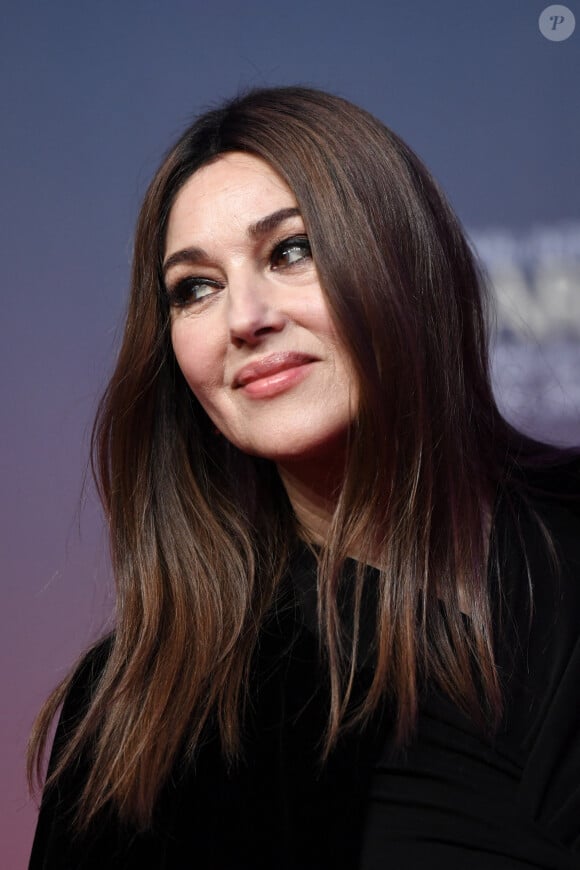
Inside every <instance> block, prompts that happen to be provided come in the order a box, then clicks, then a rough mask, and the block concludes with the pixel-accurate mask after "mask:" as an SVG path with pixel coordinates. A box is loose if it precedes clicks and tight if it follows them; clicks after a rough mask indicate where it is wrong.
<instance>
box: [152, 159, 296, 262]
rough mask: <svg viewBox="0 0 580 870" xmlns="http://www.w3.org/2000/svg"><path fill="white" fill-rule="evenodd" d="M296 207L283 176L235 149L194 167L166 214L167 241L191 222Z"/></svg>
mask: <svg viewBox="0 0 580 870" xmlns="http://www.w3.org/2000/svg"><path fill="white" fill-rule="evenodd" d="M289 205H292V206H295V205H296V198H295V196H294V194H293V192H292V191H291V189H290V187H289V186H288V185H287V183H286V182H285V181H284V179H283V178H282V177H281V176H280V175H279V174H278V173H277V172H276V171H275V170H274V169H273V168H272V167H271V166H270V164H269V163H267V162H266V161H265V160H262V159H261V158H260V157H255V156H254V155H252V154H244V153H243V152H238V151H234V152H231V153H227V154H223V155H220V156H219V157H217V158H216V159H215V160H212V161H211V163H207V164H205V165H204V166H202V167H201V168H200V169H198V170H197V172H195V173H194V174H193V175H192V176H191V177H190V178H189V179H188V180H187V181H186V182H185V184H184V185H183V187H182V188H181V190H180V191H179V193H178V194H177V196H176V198H175V202H174V203H173V206H172V208H171V211H170V213H169V223H168V228H167V244H168V246H169V243H170V240H171V238H172V237H173V236H175V234H176V233H177V234H180V231H181V230H182V229H184V228H185V227H186V226H189V227H190V228H191V227H192V226H193V225H194V224H198V225H200V226H201V227H205V226H207V225H208V224H209V223H212V222H213V221H214V220H223V219H226V218H228V216H229V218H230V219H231V220H234V221H238V220H239V221H241V222H243V221H244V220H246V219H247V220H248V221H250V220H255V219H256V218H260V217H262V216H263V215H264V214H267V213H268V211H271V210H272V209H273V208H280V207H284V206H289Z"/></svg>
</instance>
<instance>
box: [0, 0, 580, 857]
mask: <svg viewBox="0 0 580 870" xmlns="http://www.w3.org/2000/svg"><path fill="white" fill-rule="evenodd" d="M546 5H548V4H547V3H544V2H535V0H527V2H526V3H520V2H516V0H511V2H507V3H506V2H505V0H501V2H500V0H488V2H486V3H478V4H475V3H465V2H464V0H441V2H439V3H433V2H432V0H400V2H399V0H393V2H391V0H381V2H365V0H359V2H357V3H354V4H351V3H346V2H343V0H333V2H332V3H331V2H328V3H321V4H315V3H312V4H311V3H309V2H307V0H295V2H294V3H292V4H287V3H277V2H275V0H269V2H264V0H247V2H243V3H242V2H239V0H238V2H233V0H229V2H228V0H216V2H213V3H212V4H211V8H210V4H209V3H201V2H192V0H189V2H181V0H170V2H164V3H161V2H153V0H139V2H137V0H124V2H115V3H113V2H111V0H101V2H99V3H88V2H83V0H79V2H76V3H72V2H71V3H64V2H62V0H61V2H51V3H42V2H26V0H24V2H21V3H19V4H16V3H15V2H13V3H4V4H3V7H2V15H1V19H0V65H1V73H2V74H1V75H0V89H1V111H2V135H1V145H0V173H1V179H0V181H1V185H0V190H1V191H2V194H1V197H0V209H1V210H2V224H1V226H2V232H1V234H0V246H1V254H2V257H1V263H2V279H1V299H2V308H3V316H2V318H1V324H2V325H1V329H2V336H1V341H0V354H1V357H2V358H1V361H0V377H1V379H2V390H3V399H2V409H3V421H2V423H3V425H2V427H1V435H0V437H1V475H2V476H1V489H0V491H1V494H2V525H1V554H2V574H1V582H2V610H1V613H2V616H1V619H2V624H1V631H0V644H1V645H2V656H1V667H2V686H1V690H0V691H1V699H2V708H1V718H0V728H1V734H0V746H1V747H2V756H1V769H0V774H1V781H2V794H1V797H0V801H1V806H0V820H1V822H0V823H1V825H2V830H1V831H0V850H1V852H0V866H1V867H3V868H4V867H6V868H9V870H18V868H21V867H25V866H26V862H27V858H28V854H29V849H30V842H31V837H32V832H33V827H34V820H35V813H36V809H35V804H34V802H33V801H32V800H30V799H29V798H28V796H27V793H26V788H25V783H24V774H23V766H24V750H25V743H26V738H27V734H28V732H29V729H30V725H31V721H32V718H33V716H34V713H35V711H36V710H37V709H38V708H39V706H40V704H41V702H42V700H43V698H44V697H45V696H46V694H47V693H48V691H49V689H50V688H51V687H52V686H53V685H54V684H55V683H56V682H57V681H58V680H59V679H60V678H61V676H63V674H64V673H65V672H66V670H67V668H68V667H69V666H70V664H71V662H72V661H73V659H74V658H75V657H76V656H77V654H78V653H79V651H80V650H81V648H82V647H83V646H85V645H86V644H87V643H89V642H90V641H91V640H92V639H94V638H95V637H96V636H97V635H98V634H99V632H100V631H101V630H102V628H103V626H104V625H105V623H106V620H107V618H108V617H109V614H110V611H111V601H112V598H111V588H110V578H109V569H108V562H107V553H106V542H105V540H104V536H103V532H102V527H101V523H100V519H99V511H98V508H97V506H96V504H95V499H94V495H93V492H92V489H91V486H90V485H88V486H87V488H86V489H85V490H84V491H83V476H84V474H85V470H86V462H87V440H88V433H89V431H90V425H91V420H92V416H93V413H94V410H95V405H96V402H97V399H98V396H99V393H100V392H101V390H102V388H103V387H104V384H105V383H106V378H107V373H108V372H109V370H110V367H111V364H112V360H113V355H114V349H115V347H116V345H117V342H118V338H119V329H120V324H121V320H122V312H123V306H124V302H125V294H126V287H127V279H128V266H129V261H130V252H131V238H132V232H133V225H134V220H135V217H136V212H137V209H138V204H139V201H140V198H141V196H142V194H143V192H144V189H145V185H146V183H147V180H148V179H149V177H150V175H151V173H152V171H153V170H154V168H155V166H156V165H157V163H158V162H159V160H160V158H161V155H162V153H163V151H164V150H165V149H166V148H167V147H168V145H169V144H170V142H171V140H172V139H173V138H174V137H175V136H176V135H177V134H178V132H179V131H180V130H181V128H182V127H183V126H184V124H185V123H186V122H187V121H188V119H189V118H190V117H191V116H192V115H193V114H195V113H196V112H197V111H198V110H200V109H202V108H205V107H207V106H208V105H210V104H212V103H213V102H215V101H216V100H219V99H221V98H223V97H226V96H229V95H231V94H233V93H234V92H236V91H237V90H238V89H239V88H243V87H248V86H259V85H265V84H284V83H294V82H300V83H306V84H313V85H316V86H319V87H322V88H327V89H329V90H332V91H334V92H337V93H340V94H342V95H344V96H346V97H347V98H350V99H352V100H353V101H355V102H356V103H359V104H360V105H362V106H364V107H366V108H368V109H369V110H371V111H372V112H373V113H375V114H377V115H378V116H379V117H381V118H382V119H383V120H384V121H385V122H386V123H388V124H389V125H390V126H392V127H393V128H394V129H395V130H396V131H397V132H399V133H400V134H401V135H402V136H403V137H404V138H405V139H407V140H408V142H409V143H410V144H411V145H412V146H413V147H414V148H415V149H416V150H417V151H418V152H419V154H420V155H421V156H422V157H423V158H424V160H425V161H426V162H427V164H428V165H429V166H430V168H431V169H432V171H433V173H434V174H435V176H436V177H437V178H438V179H439V181H440V182H441V184H442V185H443V187H444V188H445V189H446V191H447V192H448V194H449V196H450V198H451V200H452V202H453V204H454V205H455V207H456V209H457V211H458V212H459V215H460V217H461V219H462V220H463V221H464V223H465V224H466V226H467V227H468V228H469V230H470V231H471V232H472V235H473V238H474V240H475V242H476V244H477V241H478V239H481V240H483V241H482V248H485V245H486V239H487V241H488V242H489V234H490V233H491V234H492V236H493V234H494V233H495V234H496V235H495V236H494V238H496V237H499V238H500V243H499V247H498V245H495V247H494V246H493V245H492V246H491V248H490V246H489V244H488V245H487V249H486V250H487V253H488V255H489V257H490V263H491V266H492V268H491V271H492V273H493V276H494V280H496V279H497V276H499V279H497V280H500V279H501V281H503V280H504V279H505V280H506V281H507V282H508V283H507V284H506V286H508V284H509V281H511V282H512V283H511V284H509V288H511V289H509V288H508V289H509V292H508V294H507V295H508V297H509V299H511V300H512V301H513V302H514V305H516V307H517V306H520V307H519V308H518V309H517V310H518V316H517V318H516V321H517V322H516V323H515V325H514V319H513V317H512V319H511V320H510V318H509V317H508V318H507V320H506V316H507V315H506V314H505V311H504V312H503V313H501V312H500V327H501V329H500V339H501V340H500V344H499V347H498V365H497V379H498V390H499V391H500V392H501V395H502V401H503V402H504V403H507V404H508V405H509V407H510V409H511V410H510V413H512V414H515V415H516V416H517V417H518V419H519V420H520V421H521V422H522V423H523V424H525V425H526V426H528V427H529V428H531V429H534V430H535V431H541V432H543V433H548V434H551V435H552V436H553V437H556V438H557V439H559V440H562V441H566V440H567V441H574V440H577V441H580V396H579V395H578V394H577V393H575V392H574V391H575V390H576V389H577V383H576V381H577V378H576V372H577V371H578V366H579V363H580V354H579V353H578V335H579V331H580V319H578V318H577V317H576V313H575V312H577V311H578V309H577V308H574V305H573V304H572V303H573V302H574V300H575V299H576V300H577V299H578V294H580V277H579V276H580V270H579V268H578V264H579V262H580V260H579V258H580V253H579V252H580V244H576V242H577V241H578V240H579V239H580V230H579V227H580V208H579V202H578V190H579V189H580V165H579V161H578V154H580V112H579V97H578V82H579V81H580V52H579V38H580V4H579V3H578V2H570V3H569V4H568V5H569V7H570V8H571V9H572V10H573V11H574V12H575V14H576V18H577V23H578V28H577V31H576V32H575V33H574V34H573V36H572V37H571V38H570V39H568V40H567V41H565V42H560V43H557V42H549V41H547V40H546V39H544V37H542V35H541V34H540V32H539V29H538V16H539V13H540V12H541V11H542V9H543V8H544V7H545V6H546ZM538 228H539V229H538ZM538 232H539V234H540V237H541V239H544V240H545V238H546V237H547V235H548V236H549V235H550V233H551V234H552V236H551V237H554V238H556V243H555V249H556V252H555V253H554V248H553V247H552V248H550V247H549V244H548V243H546V244H548V247H547V248H546V250H548V249H549V250H548V254H547V255H546V256H547V259H546V258H544V259H542V260H541V261H539V260H537V259H534V258H535V251H536V250H537V245H536V243H535V242H534V241H533V240H534V238H535V236H534V233H536V234H537V233H538ZM498 233H499V236H498ZM566 233H567V234H568V235H567V236H566V238H568V243H567V247H566V245H564V247H563V248H562V245H560V246H559V247H558V245H559V242H558V239H560V238H561V237H563V236H562V234H564V235H566ZM546 234H547V235H546ZM502 239H503V241H501V240H502ZM506 239H507V242H506ZM510 239H511V242H510ZM514 239H515V240H516V242H517V244H515V243H514ZM530 239H532V242H530ZM526 240H527V241H526ZM512 243H513V244H512ZM510 244H511V248H510ZM514 244H515V247H514ZM542 244H543V243H542ZM518 245H519V247H518ZM540 247H541V245H540ZM544 247H545V246H544ZM518 251H519V252H520V253H518ZM522 251H523V252H524V253H523V254H522V253H521V252H522ZM550 251H551V253H550ZM502 252H503V253H502ZM514 252H515V253H514ZM502 258H503V259H502ZM506 263H507V266H506ZM546 263H547V264H548V265H547V266H546ZM514 264H515V266H514ZM514 268H516V271H517V270H518V269H519V271H518V272H517V275H519V278H518V279H517V280H515V279H513V276H514ZM546 269H547V271H548V273H549V274H550V275H551V278H550V280H551V281H552V284H550V283H549V281H548V279H547V278H546V277H545V276H546V274H547V273H546ZM550 269H551V270H552V271H551V272H550ZM510 270H511V271H510ZM558 270H559V271H558ZM506 275H508V278H509V276H510V275H511V278H509V280H508V278H506ZM517 275H516V277H517ZM554 276H555V277H554ZM512 279H513V280H512ZM514 280H515V283H514ZM518 281H519V283H518ZM522 281H523V284H522ZM542 282H543V283H542ZM546 282H547V283H546ZM522 287H523V291H522ZM514 288H515V289H514ZM518 288H519V290H518ZM538 288H539V289H538ZM554 288H555V289H554ZM516 290H518V292H516ZM519 291H522V292H519ZM518 293H519V295H518ZM522 293H523V295H522ZM526 293H527V294H528V296H527V297H526ZM510 294H511V295H510ZM514 294H515V295H514ZM534 294H535V295H534ZM538 294H539V295H538ZM558 294H559V295H558ZM562 294H564V295H562ZM566 294H567V295H566ZM536 296H537V297H538V299H540V297H541V299H540V303H538V306H536V307H538V310H539V311H540V319H539V320H538V319H537V318H536V320H535V321H534V324H535V326H534V336H535V337H532V336H530V333H529V330H528V328H527V327H525V326H521V324H519V320H518V318H521V319H522V320H524V321H525V319H526V307H527V305H528V302H529V300H530V299H536ZM556 298H558V299H560V301H562V300H563V299H564V298H565V299H566V300H567V301H566V302H565V304H564V309H565V311H567V312H568V316H567V317H564V318H560V319H559V320H558V318H556V319H554V318H552V320H550V316H551V315H550V312H551V310H552V300H555V299H556ZM522 299H523V303H522ZM526 299H528V302H526ZM514 300H515V301H514ZM518 300H519V301H518ZM536 301H537V300H536ZM522 305H523V309H522V307H521V306H522ZM561 307H562V306H561ZM508 308H509V306H508ZM506 310H507V309H506ZM512 313H513V312H512ZM542 318H543V319H542ZM508 321H509V322H508ZM548 321H550V322H549V323H548ZM538 324H539V326H538ZM546 324H548V325H547V326H546ZM544 326H545V327H546V328H544Z"/></svg>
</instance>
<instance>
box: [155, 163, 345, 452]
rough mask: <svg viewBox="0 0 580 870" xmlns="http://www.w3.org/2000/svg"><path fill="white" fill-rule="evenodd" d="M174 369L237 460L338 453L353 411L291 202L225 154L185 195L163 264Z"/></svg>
mask: <svg viewBox="0 0 580 870" xmlns="http://www.w3.org/2000/svg"><path fill="white" fill-rule="evenodd" d="M164 270H165V283H166V287H167V292H168V294H169V298H170V302H171V306H172V307H171V312H172V325H171V338H172V343H173V349H174V351H175V356H176V358H177V362H178V363H179V366H180V368H181V370H182V372H183V374H184V376H185V378H186V380H187V383H188V384H189V386H190V387H191V389H192V391H193V392H194V394H195V395H196V397H197V399H198V400H199V402H200V403H201V405H202V406H203V407H204V409H205V411H206V412H207V414H208V415H209V417H210V418H211V420H212V421H213V423H214V424H215V426H216V427H217V428H218V429H219V430H220V432H221V433H222V434H223V435H224V436H225V437H226V438H227V439H228V440H229V441H231V442H232V443H233V444H235V445H236V446H237V447H238V448H239V449H240V450H243V451H244V452H246V453H251V454H254V455H257V456H262V457H265V458H268V459H271V460H273V461H275V462H277V463H281V464H284V463H285V462H290V463H295V462H296V461H300V460H301V459H306V458H308V459H309V460H310V459H312V458H314V457H316V458H318V459H319V460H320V461H322V462H323V463H324V462H332V461H333V459H334V458H335V456H336V455H337V453H338V452H342V450H343V447H344V441H345V434H346V432H347V429H348V427H349V425H350V423H351V421H352V418H353V415H354V412H355V409H356V406H357V389H356V386H355V380H354V376H353V374H352V369H351V366H350V363H349V360H348V357H347V355H346V353H345V351H344V349H343V348H342V347H341V345H340V344H339V342H338V339H337V336H336V334H335V331H334V328H333V324H332V322H331V319H330V315H329V312H328V308H327V305H326V302H325V299H324V296H323V294H322V291H321V289H320V283H319V280H318V275H317V272H316V266H315V264H314V262H313V260H312V256H311V254H310V247H309V244H308V238H307V236H306V233H305V227H304V223H303V220H302V217H301V216H300V213H299V211H298V208H297V203H296V200H295V198H294V195H293V193H292V191H291V190H290V188H289V187H288V186H287V184H286V183H285V182H284V181H283V180H282V178H280V176H279V175H278V174H277V173H276V172H274V170H273V169H272V168H271V167H270V166H269V164H267V163H266V162H264V161H263V160H261V159H259V158H257V157H254V156H251V155H247V154H243V153H237V152H233V153H229V154H225V155H222V156H220V157H219V158H218V159H217V160H215V161H214V162H212V163H210V164H207V165H205V166H204V167H202V168H201V169H199V170H198V171H197V172H196V173H195V174H194V175H193V176H192V177H191V178H190V179H189V180H188V181H187V182H186V184H185V185H184V186H183V188H182V189H181V191H180V192H179V194H178V196H177V199H176V201H175V203H174V205H173V208H172V210H171V213H170V217H169V224H168V230H167V239H166V250H165V258H164Z"/></svg>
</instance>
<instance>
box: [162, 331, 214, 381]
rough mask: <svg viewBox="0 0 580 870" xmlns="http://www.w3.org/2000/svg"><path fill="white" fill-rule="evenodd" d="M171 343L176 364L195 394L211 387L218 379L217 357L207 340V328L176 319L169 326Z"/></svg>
mask: <svg viewBox="0 0 580 870" xmlns="http://www.w3.org/2000/svg"><path fill="white" fill-rule="evenodd" d="M171 344H172V345H173V353H174V354H175V359H176V360H177V364H178V366H179V368H180V369H181V371H182V373H183V376H184V378H185V380H186V381H187V383H188V384H189V386H190V387H191V389H192V390H193V392H194V393H196V395H197V394H198V393H200V392H201V393H203V392H206V391H207V390H208V389H211V386H212V384H215V383H216V382H217V380H218V359H217V354H216V350H215V348H214V347H212V343H211V342H210V341H208V330H203V329H192V328H191V326H188V324H187V323H186V322H185V321H184V322H180V321H178V322H176V323H174V324H173V325H172V327H171ZM200 398H201V396H200Z"/></svg>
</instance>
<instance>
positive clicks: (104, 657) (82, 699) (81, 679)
mask: <svg viewBox="0 0 580 870" xmlns="http://www.w3.org/2000/svg"><path fill="white" fill-rule="evenodd" d="M113 641H114V635H113V634H108V635H106V636H105V637H104V638H101V640H99V641H97V642H96V643H95V644H94V645H93V646H92V647H90V648H89V649H88V650H86V651H85V652H84V653H83V654H82V656H81V657H80V658H79V659H78V661H77V663H76V665H75V666H74V667H73V669H72V672H71V675H70V677H69V678H68V682H67V684H66V688H65V695H64V701H63V705H62V710H61V714H60V718H59V722H58V726H57V729H56V733H55V736H54V741H53V748H52V752H51V756H50V762H49V766H48V774H49V775H50V773H51V772H52V770H53V769H54V767H55V765H56V762H57V760H58V758H59V756H60V754H61V751H62V750H63V748H64V746H65V745H66V744H67V743H68V741H69V739H70V735H71V733H72V732H73V731H74V730H75V729H76V727H77V726H78V724H79V722H80V721H81V720H82V718H83V716H84V715H85V713H86V712H87V710H88V708H89V706H90V704H91V700H92V698H93V696H94V694H95V692H96V690H97V688H98V685H99V682H100V680H101V677H102V675H103V672H104V670H105V667H106V665H107V662H108V660H109V656H110V654H111V650H112V647H113Z"/></svg>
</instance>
